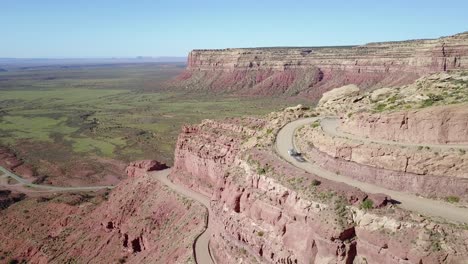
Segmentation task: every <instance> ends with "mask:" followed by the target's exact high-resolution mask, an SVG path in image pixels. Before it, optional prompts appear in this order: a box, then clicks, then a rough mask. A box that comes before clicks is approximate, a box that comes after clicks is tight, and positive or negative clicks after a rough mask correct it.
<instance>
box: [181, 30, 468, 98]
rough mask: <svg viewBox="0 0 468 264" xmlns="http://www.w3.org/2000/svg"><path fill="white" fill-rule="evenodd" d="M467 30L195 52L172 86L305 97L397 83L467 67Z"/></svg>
mask: <svg viewBox="0 0 468 264" xmlns="http://www.w3.org/2000/svg"><path fill="white" fill-rule="evenodd" d="M467 57H468V33H461V34H457V35H454V36H449V37H442V38H439V39H430V40H413V41H400V42H382V43H370V44H366V45H363V46H353V47H351V46H350V47H310V48H308V47H304V48H250V49H223V50H194V51H192V52H190V54H189V56H188V66H187V70H186V71H185V72H184V73H182V74H181V75H180V76H179V77H178V78H177V80H176V82H175V83H174V86H178V87H184V88H188V89H209V90H210V91H214V92H222V93H225V92H230V93H240V94H255V95H281V94H287V95H297V94H301V95H305V96H308V97H310V98H313V99H316V100H318V99H319V98H320V97H321V95H322V94H323V93H324V92H326V91H328V90H331V89H332V88H336V87H340V86H343V85H346V84H358V85H359V86H360V87H361V88H370V87H376V86H381V87H382V86H398V85H402V84H408V83H412V82H413V81H414V80H416V79H418V78H419V77H421V76H422V75H425V74H428V73H434V72H443V71H448V70H453V69H467V68H468V64H467V61H468V60H467Z"/></svg>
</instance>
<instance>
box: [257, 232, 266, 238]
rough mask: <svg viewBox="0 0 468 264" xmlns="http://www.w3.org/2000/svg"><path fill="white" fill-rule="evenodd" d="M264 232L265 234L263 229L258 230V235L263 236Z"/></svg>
mask: <svg viewBox="0 0 468 264" xmlns="http://www.w3.org/2000/svg"><path fill="white" fill-rule="evenodd" d="M264 234H265V232H263V231H258V232H257V236H259V237H262V236H263V235H264Z"/></svg>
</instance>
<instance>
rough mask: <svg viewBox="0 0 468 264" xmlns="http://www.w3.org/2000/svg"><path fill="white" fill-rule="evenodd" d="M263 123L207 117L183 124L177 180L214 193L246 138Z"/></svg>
mask: <svg viewBox="0 0 468 264" xmlns="http://www.w3.org/2000/svg"><path fill="white" fill-rule="evenodd" d="M242 123H244V124H245V126H243V125H241V124H242ZM247 124H249V125H247ZM262 124H263V123H262V121H261V120H255V119H250V118H248V119H245V120H241V119H227V120H226V121H224V122H214V121H211V120H206V121H204V122H203V123H202V124H201V125H198V126H186V127H183V128H182V132H181V134H180V135H179V138H178V141H177V147H176V150H175V160H174V168H173V175H179V177H177V178H175V179H174V180H176V181H178V182H181V183H183V184H185V185H187V186H189V187H191V188H192V189H194V190H197V191H199V192H201V193H204V194H206V195H208V196H211V194H212V192H213V186H214V185H215V184H216V182H217V181H218V177H219V175H223V174H224V172H225V170H226V169H227V168H228V167H229V165H230V164H232V163H233V162H234V158H235V156H236V154H237V153H238V152H239V147H240V143H241V141H242V140H243V138H246V137H250V136H253V135H254V134H255V133H256V132H255V128H256V127H258V126H261V125H262ZM180 175H185V177H182V176H180Z"/></svg>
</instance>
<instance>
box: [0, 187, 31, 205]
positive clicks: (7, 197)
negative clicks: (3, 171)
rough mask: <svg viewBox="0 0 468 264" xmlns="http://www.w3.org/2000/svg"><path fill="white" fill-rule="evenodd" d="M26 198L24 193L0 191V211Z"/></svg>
mask: <svg viewBox="0 0 468 264" xmlns="http://www.w3.org/2000/svg"><path fill="white" fill-rule="evenodd" d="M25 197H26V195H25V194H24V193H18V192H12V191H10V190H3V189H0V210H3V209H5V208H7V207H8V206H10V205H12V204H14V203H16V202H19V201H21V200H23V199H24V198H25Z"/></svg>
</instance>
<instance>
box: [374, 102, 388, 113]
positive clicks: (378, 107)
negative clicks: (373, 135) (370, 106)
mask: <svg viewBox="0 0 468 264" xmlns="http://www.w3.org/2000/svg"><path fill="white" fill-rule="evenodd" d="M385 107H387V104H383V103H380V104H377V105H376V106H375V109H374V110H375V111H376V112H382V111H383V110H385Z"/></svg>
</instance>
